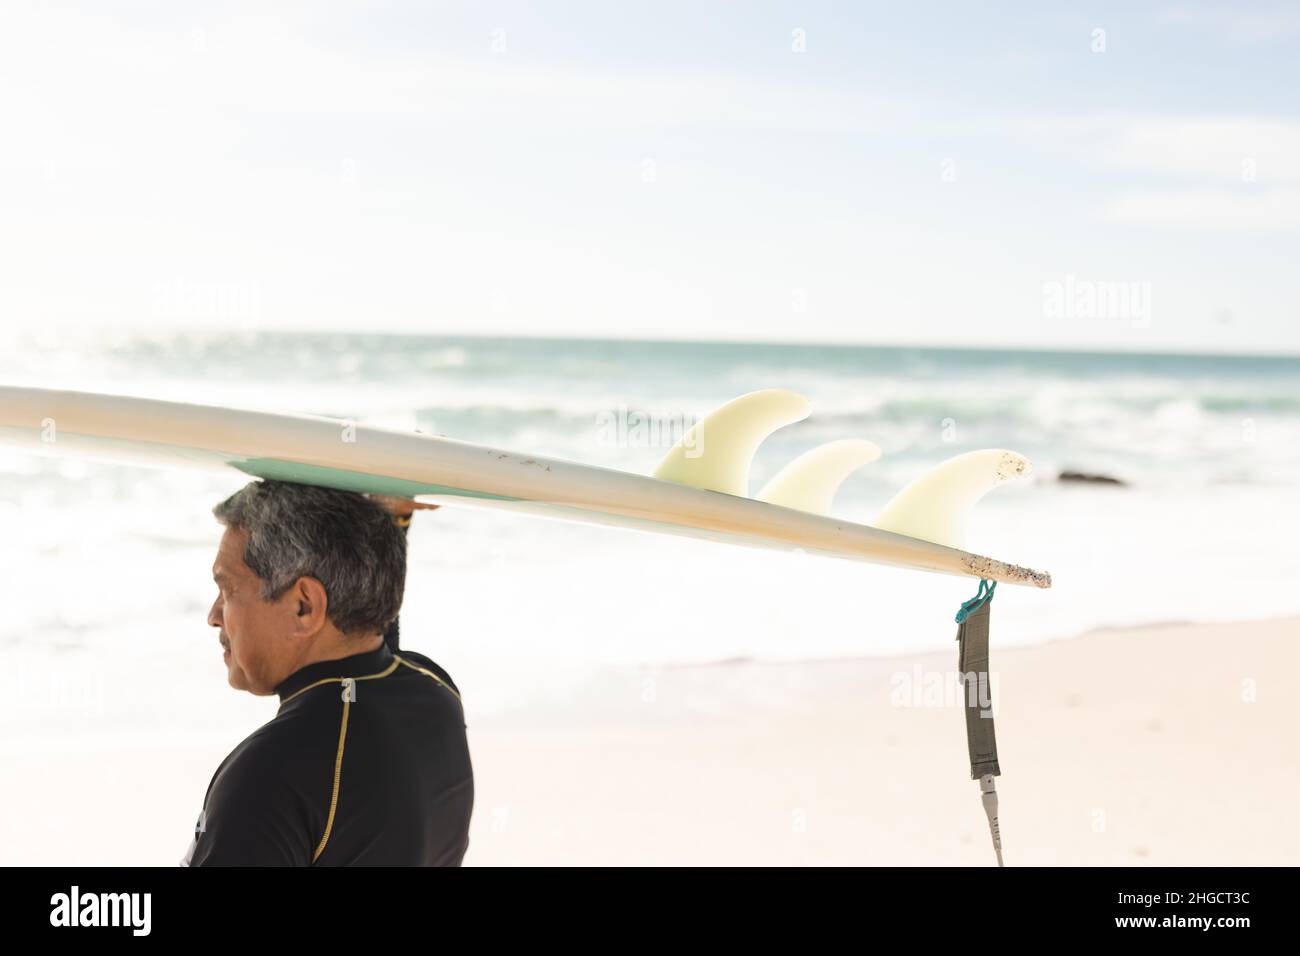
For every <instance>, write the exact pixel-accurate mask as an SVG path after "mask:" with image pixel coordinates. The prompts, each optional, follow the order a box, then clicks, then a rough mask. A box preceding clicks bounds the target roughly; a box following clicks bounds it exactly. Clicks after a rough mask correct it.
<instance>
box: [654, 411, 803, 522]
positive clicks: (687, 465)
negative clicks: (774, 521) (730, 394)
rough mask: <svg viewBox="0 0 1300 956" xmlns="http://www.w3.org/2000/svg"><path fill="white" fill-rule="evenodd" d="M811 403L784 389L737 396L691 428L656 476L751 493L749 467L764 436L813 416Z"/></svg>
mask: <svg viewBox="0 0 1300 956" xmlns="http://www.w3.org/2000/svg"><path fill="white" fill-rule="evenodd" d="M811 407H812V405H811V403H810V402H809V401H808V399H807V398H805V397H804V396H802V395H800V394H798V393H796V392H791V391H788V390H786V389H783V388H764V389H760V390H759V391H756V392H749V393H748V394H745V395H741V396H740V397H739V398H733V399H732V400H731V401H729V402H727V403H726V404H725V405H723V406H721V407H720V408H718V409H716V410H714V411H712V412H710V413H709V414H708V415H706V416H704V418H702V419H700V420H699V421H698V422H696V423H695V424H694V425H692V426H691V427H690V428H689V429H687V431H686V434H685V435H683V436H682V438H681V440H680V441H679V442H677V444H676V445H674V446H673V447H672V448H671V449H670V450H669V452H668V454H667V455H665V456H664V460H663V461H662V462H660V463H659V467H658V468H656V469H655V472H654V476H655V477H656V478H660V479H662V480H664V481H674V482H677V483H678V484H682V485H690V486H691V487H692V488H703V489H706V490H708V491H721V492H724V493H726V494H729V495H739V496H741V497H744V496H746V495H748V494H749V466H750V464H751V463H752V462H753V460H754V452H755V451H756V450H757V449H758V446H759V445H760V444H762V442H763V439H765V438H767V436H768V435H770V434H772V432H774V431H776V430H777V429H778V428H781V427H783V426H785V425H789V424H791V423H793V422H797V421H800V420H801V419H804V418H807V417H808V412H809V410H810V409H811Z"/></svg>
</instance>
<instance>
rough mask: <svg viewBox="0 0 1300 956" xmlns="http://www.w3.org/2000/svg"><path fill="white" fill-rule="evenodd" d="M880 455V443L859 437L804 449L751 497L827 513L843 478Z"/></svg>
mask: <svg viewBox="0 0 1300 956" xmlns="http://www.w3.org/2000/svg"><path fill="white" fill-rule="evenodd" d="M879 457H880V446H879V445H877V444H876V443H875V442H870V441H865V440H863V439H861V438H844V439H841V440H840V441H832V442H827V443H826V444H824V445H818V446H817V447H816V448H813V449H811V450H809V451H806V452H804V453H803V454H802V455H800V456H799V457H798V458H796V459H795V460H794V461H792V462H790V464H788V465H786V466H785V467H784V468H782V469H781V470H780V471H779V472H777V473H776V474H775V475H774V476H773V477H772V478H771V480H770V481H768V482H767V484H765V485H764V486H763V489H762V490H761V491H760V492H759V493H758V494H757V495H755V496H754V497H756V498H757V499H758V500H759V501H766V502H767V503H768V504H771V505H781V506H783V507H786V508H794V509H796V510H798V511H809V512H812V513H813V514H822V515H825V514H830V512H831V504H832V502H834V500H835V493H836V492H837V491H839V490H840V485H842V484H844V481H845V479H847V478H848V477H849V475H851V474H853V473H854V472H855V471H857V470H858V469H859V468H861V467H862V466H863V465H867V464H870V463H871V462H873V461H875V460H876V459H877V458H879Z"/></svg>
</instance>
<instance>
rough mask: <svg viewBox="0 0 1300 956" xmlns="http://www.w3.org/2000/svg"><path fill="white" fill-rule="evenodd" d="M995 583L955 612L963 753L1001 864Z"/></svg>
mask: <svg viewBox="0 0 1300 956" xmlns="http://www.w3.org/2000/svg"><path fill="white" fill-rule="evenodd" d="M997 586H998V584H997V582H996V581H990V580H987V579H985V578H981V579H980V587H979V591H978V592H977V593H976V595H975V596H974V597H973V598H971V599H970V600H969V601H966V602H964V603H963V604H962V606H961V608H960V609H958V611H957V618H956V620H957V625H958V627H957V672H958V673H959V674H960V675H961V683H962V688H963V689H964V690H965V694H964V695H963V696H964V699H963V701H962V709H963V710H964V711H965V713H966V749H967V751H968V753H969V756H970V775H971V779H972V780H978V781H979V782H980V802H981V803H982V804H983V805H984V815H985V816H986V817H988V820H989V833H990V834H991V835H992V837H993V851H994V853H996V854H997V858H998V866H1003V865H1004V864H1003V862H1002V832H1001V829H1000V828H999V826H998V794H997V790H996V787H995V785H994V777H998V776H1000V775H1001V774H1002V769H1001V767H999V766H998V743H997V738H996V737H995V736H994V733H993V697H992V691H991V688H990V684H989V614H990V611H991V610H992V605H993V591H994V590H995V589H996V588H997Z"/></svg>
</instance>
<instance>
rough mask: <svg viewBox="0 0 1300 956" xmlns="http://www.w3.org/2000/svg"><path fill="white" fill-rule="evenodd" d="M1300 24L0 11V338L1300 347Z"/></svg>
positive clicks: (519, 6)
mask: <svg viewBox="0 0 1300 956" xmlns="http://www.w3.org/2000/svg"><path fill="white" fill-rule="evenodd" d="M1297 89H1300V7H1297V6H1295V5H1285V4H1280V5H1271V4H1266V3H1258V4H1230V3H1224V4H1200V3H1188V4H1184V3H1167V4H1166V3H1160V2H1153V3H1145V4H1123V3H1116V4H1089V3H1070V4H1055V3H1054V4H1043V3H1028V2H1026V3H1021V4H1013V3H1007V4H999V5H996V6H995V7H986V6H985V5H974V4H964V3H918V4H898V3H882V4H868V3H829V2H826V3H770V2H752V3H739V2H708V3H676V2H666V0H658V2H648V3H633V2H622V3H608V2H607V3H598V2H593V3H584V2H568V3H566V2H549V3H540V2H536V0H534V2H481V3H463V4H450V3H448V4H443V3H427V2H426V3H406V2H389V3H372V4H345V3H301V4H299V3H276V2H260V3H250V4H238V3H231V4H202V5H200V4H185V5H180V4H174V3H131V2H120V3H112V4H107V3H85V4H81V5H77V4H61V3H56V2H41V0H16V2H14V0H11V2H6V3H4V4H3V6H0V118H2V120H3V128H4V137H3V139H4V144H5V145H4V148H3V149H2V150H0V327H2V328H3V330H4V331H6V332H8V333H11V334H12V333H14V332H17V333H19V334H22V333H26V332H32V331H33V330H39V329H43V328H48V327H51V326H54V327H90V328H114V329H122V328H135V327H141V328H153V329H159V328H161V329H169V330H185V329H212V328H217V329H221V328H230V329H240V330H247V329H253V328H266V329H294V330H313V329H325V330H361V331H401V332H415V333H429V334H469V335H498V334H500V335H539V336H556V335H577V336H585V337H618V338H624V337H630V338H686V339H711V340H716V339H739V340H764V341H818V342H864V343H884V344H920V345H935V346H939V345H958V346H963V345H964V346H979V345H988V346H1007V347H1016V348H1046V349H1054V348H1078V349H1103V350H1110V349H1115V350H1124V351H1185V350H1193V351H1221V352H1234V353H1235V352H1265V353H1300V309H1298V308H1297V294H1296V292H1297V289H1296V287H1297V275H1298V274H1300V270H1297V268H1296V263H1297V262H1300V115H1297V114H1298V112H1300V108H1298V107H1297V102H1300V101H1298V100H1297V97H1296V93H1295V91H1296V90H1297Z"/></svg>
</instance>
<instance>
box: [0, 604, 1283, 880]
mask: <svg viewBox="0 0 1300 956" xmlns="http://www.w3.org/2000/svg"><path fill="white" fill-rule="evenodd" d="M1298 636H1300V619H1297V618H1289V619H1283V620H1272V621H1257V622H1248V623H1226V624H1170V625H1166V626H1153V627H1143V628H1131V629H1109V630H1098V631H1092V632H1089V633H1087V634H1083V635H1081V636H1079V637H1077V638H1074V639H1071V640H1065V641H1058V642H1055V643H1052V644H1049V645H1044V646H1039V647H1033V648H1024V649H1013V650H1002V651H999V650H998V649H997V647H996V643H995V645H994V670H995V680H996V685H995V690H996V706H997V721H998V723H997V728H998V743H999V749H1000V755H1001V762H1002V769H1003V775H1002V777H1001V778H1000V779H999V786H998V790H999V793H1000V796H1001V820H1002V832H1003V837H1004V843H1005V852H1006V858H1007V863H1008V865H1134V866H1143V865H1174V866H1182V865H1202V866H1208V865H1228V864H1242V865H1287V864H1289V865H1295V864H1296V863H1298V862H1300V827H1297V826H1296V825H1295V822H1294V817H1293V814H1294V804H1295V794H1296V792H1297V789H1300V735H1297V733H1296V729H1295V728H1296V725H1297V721H1296V718H1295V715H1294V714H1293V713H1291V712H1290V711H1289V710H1288V709H1287V701H1288V700H1289V694H1290V691H1291V687H1290V684H1291V682H1292V680H1293V677H1292V675H1294V674H1295V673H1296V672H1297V667H1298V665H1300V643H1298V642H1297V640H1296V638H1297V637H1298ZM954 658H955V648H954V654H952V655H948V654H930V655H925V656H918V657H900V658H895V659H890V660H878V659H875V660H872V659H858V660H833V661H815V662H804V663H762V662H745V661H733V662H723V663H718V664H714V665H706V666H690V667H676V668H664V669H657V670H637V669H620V670H611V671H608V672H607V673H605V674H604V675H602V676H601V677H599V678H598V679H595V680H593V681H592V682H591V683H590V684H588V685H587V686H586V687H584V688H583V690H582V692H581V693H579V694H575V695H573V696H572V697H571V698H570V699H566V700H564V701H554V702H553V703H550V704H547V705H532V706H530V707H529V708H528V709H526V710H520V711H516V712H510V713H505V714H501V715H499V716H496V717H493V718H491V719H482V720H476V719H474V718H473V717H472V716H471V717H470V745H471V751H472V756H473V760H474V766H475V778H476V800H475V812H474V822H473V827H472V831H471V844H470V850H469V853H468V854H467V856H466V860H465V863H466V865H474V866H493V865H511V864H526V865H527V864H544V865H553V864H559V865H564V864H616V865H617V864H666V865H674V864H685V865H694V864H741V865H751V864H793V865H817V864H837V865H843V864H866V865H872V864H900V865H931V864H938V865H958V866H985V865H989V864H991V863H992V860H993V854H992V851H991V849H990V847H989V841H988V835H987V830H986V827H985V822H984V818H983V815H982V812H981V810H980V805H979V800H978V796H977V789H978V788H977V786H976V784H975V783H974V782H972V781H971V780H970V779H968V774H967V769H968V768H967V764H966V752H965V736H964V729H963V725H962V719H961V715H960V714H959V713H958V712H957V710H956V709H955V708H956V700H955V699H954V698H952V697H951V696H950V695H947V694H945V692H944V690H943V688H944V686H945V680H946V676H945V675H947V674H948V673H950V672H952V671H953V669H954ZM250 729H251V728H250ZM236 739H237V738H236ZM3 748H4V756H5V763H6V767H7V772H6V783H5V807H6V811H7V812H6V813H5V814H3V816H2V817H0V860H2V861H3V862H4V863H7V864H19V863H21V864H46V865H49V864H60V865H62V864H68V865H102V866H121V865H151V864H153V865H158V864H161V865H172V864H174V863H175V862H176V861H177V860H178V859H179V858H180V856H181V854H182V853H183V851H184V849H185V844H186V839H185V837H186V833H187V831H188V828H189V827H190V826H192V822H193V820H192V818H193V816H194V808H195V805H196V801H197V800H198V799H200V798H201V794H202V792H203V790H204V789H205V788H206V786H207V782H208V780H209V778H210V775H211V772H212V770H213V769H214V768H215V766H216V764H217V762H219V761H220V759H221V758H222V757H223V756H224V755H225V749H224V744H223V742H222V741H218V740H216V739H212V740H205V741H202V746H194V745H193V744H192V743H191V745H188V746H182V745H180V744H179V743H173V744H170V745H168V744H160V742H159V739H158V738H156V737H141V738H140V739H139V740H138V741H134V742H132V741H129V740H127V741H123V740H122V739H120V738H112V740H111V741H110V740H109V739H108V738H105V739H103V740H101V741H96V739H95V738H93V737H78V738H76V739H72V738H69V739H67V740H66V741H65V742H60V741H59V740H58V739H57V738H56V739H54V741H53V743H51V744H41V745H40V746H33V745H32V742H31V741H22V740H8V741H5V742H4V744H3Z"/></svg>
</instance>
